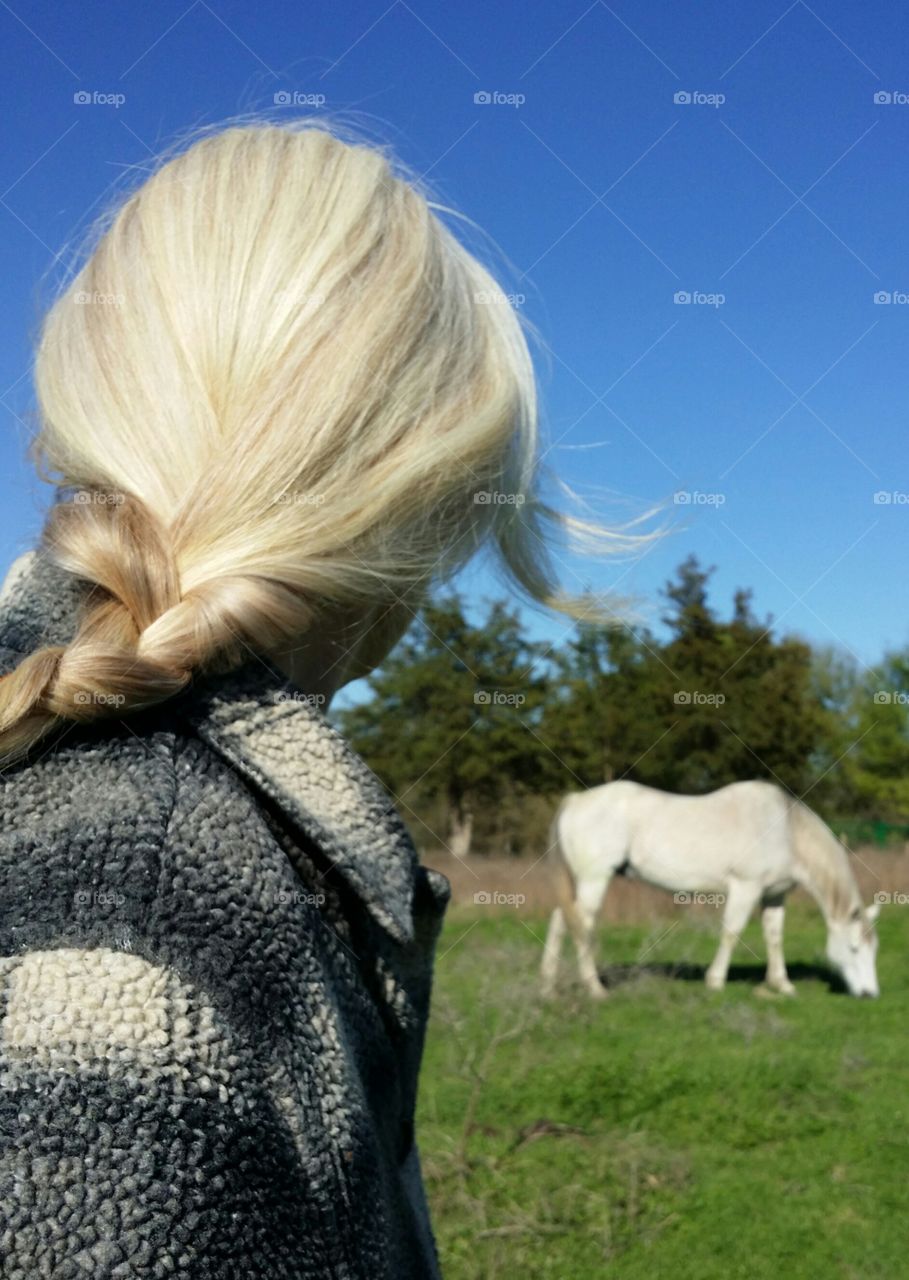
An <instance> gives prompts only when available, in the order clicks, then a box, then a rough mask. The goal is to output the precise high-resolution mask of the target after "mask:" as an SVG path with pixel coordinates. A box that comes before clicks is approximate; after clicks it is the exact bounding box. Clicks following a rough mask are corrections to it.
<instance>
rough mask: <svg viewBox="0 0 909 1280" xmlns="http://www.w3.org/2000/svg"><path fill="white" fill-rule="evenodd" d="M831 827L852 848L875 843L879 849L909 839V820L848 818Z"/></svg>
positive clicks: (891, 846) (899, 845) (893, 845)
mask: <svg viewBox="0 0 909 1280" xmlns="http://www.w3.org/2000/svg"><path fill="white" fill-rule="evenodd" d="M830 825H831V827H832V828H833V830H834V831H835V832H836V834H837V835H838V836H839V838H840V839H841V840H842V841H843V843H844V844H846V845H848V846H849V848H850V849H855V848H857V847H858V846H859V845H861V844H873V845H875V846H876V847H877V848H878V849H885V848H895V847H901V846H903V845H904V844H906V842H907V841H909V822H878V821H876V820H874V819H872V818H848V819H845V820H843V821H841V822H838V821H835V822H832V823H831V824H830Z"/></svg>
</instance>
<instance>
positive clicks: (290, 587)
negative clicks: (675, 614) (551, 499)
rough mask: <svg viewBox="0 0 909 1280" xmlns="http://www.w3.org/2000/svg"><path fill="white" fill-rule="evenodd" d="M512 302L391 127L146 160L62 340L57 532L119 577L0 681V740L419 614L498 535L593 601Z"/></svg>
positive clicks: (63, 311) (52, 422)
mask: <svg viewBox="0 0 909 1280" xmlns="http://www.w3.org/2000/svg"><path fill="white" fill-rule="evenodd" d="M490 302H492V305H490ZM496 302H498V303H499V305H496ZM502 302H504V295H502V293H501V291H500V289H499V287H498V286H497V285H496V283H495V282H494V281H493V279H492V278H491V276H490V275H489V274H488V273H487V271H486V270H485V269H484V268H483V267H482V266H481V265H480V264H479V263H478V262H477V261H476V260H475V259H474V258H473V257H472V256H471V255H470V254H469V253H468V252H467V251H466V250H465V249H464V248H463V247H462V246H461V245H460V244H459V242H458V241H457V240H456V239H455V237H454V236H453V235H452V234H451V232H450V231H449V230H448V229H447V228H446V226H445V225H444V224H443V223H442V221H441V220H440V219H439V217H437V215H436V214H435V213H434V212H433V209H432V207H431V206H430V204H429V203H428V202H427V200H426V198H425V197H424V196H423V195H422V194H421V193H420V191H419V190H418V189H417V188H416V187H415V186H414V185H412V184H410V183H409V182H407V181H406V180H404V179H403V178H401V177H400V176H398V175H397V174H396V172H395V171H394V169H393V168H392V166H391V165H390V164H389V161H388V159H387V158H386V156H385V154H384V153H383V152H382V151H381V150H379V149H376V148H374V147H371V146H366V145H362V144H351V143H348V142H345V141H343V140H341V139H340V138H339V137H337V136H335V135H334V134H332V132H330V131H329V130H327V129H326V128H323V127H317V126H312V125H308V124H305V123H303V124H298V125H296V126H293V127H279V126H277V125H270V124H258V125H252V126H244V127H232V128H228V129H225V130H223V131H222V132H220V133H217V134H213V135H209V136H207V137H204V138H202V139H201V140H199V141H197V142H195V143H194V144H193V145H192V146H190V147H189V148H188V149H187V150H185V151H184V152H182V153H181V154H178V155H177V156H176V157H174V158H173V159H171V160H169V161H168V162H167V163H166V164H164V165H163V166H162V167H161V168H160V169H158V171H157V172H155V173H154V174H153V175H152V176H151V177H150V178H148V179H147V180H146V181H145V182H144V184H143V185H142V186H141V187H140V188H139V189H138V190H137V191H136V192H135V193H134V194H133V195H131V196H130V197H129V198H128V199H127V200H126V201H125V203H124V204H123V205H122V207H120V209H119V210H118V212H117V213H116V215H115V217H114V218H113V220H112V221H111V223H110V225H109V227H108V229H107V230H106V232H105V233H104V235H103V237H102V239H101V240H100V242H99V243H98V245H97V247H96V248H95V250H94V252H93V253H92V255H91V257H90V258H89V260H88V262H87V263H86V265H85V266H84V268H83V269H82V270H81V272H80V273H79V274H78V276H77V277H76V278H75V279H74V280H73V281H72V283H71V284H70V285H69V287H68V288H67V289H66V291H65V292H64V293H63V294H62V296H61V297H60V298H59V299H58V300H57V301H56V303H55V304H54V306H53V307H52V308H51V310H50V312H49V314H48V316H47V318H46V321H45V324H44V328H43V332H42V335H41V341H40V347H39V352H38V358H37V365H36V388H37V395H38V403H39V410H40V420H41V426H40V432H39V436H38V439H37V442H36V450H37V454H38V456H39V458H40V460H41V462H42V464H43V466H44V468H45V469H46V471H47V472H48V473H50V474H51V475H52V476H53V477H54V479H55V482H56V483H57V484H58V485H59V490H60V491H59V494H58V501H57V502H56V503H55V505H54V506H53V507H52V509H51V512H50V515H49V517H48V522H47V527H46V530H45V535H44V543H45V550H46V552H47V553H48V554H50V555H52V556H53V557H54V558H55V559H56V560H57V561H58V562H59V563H60V564H61V565H62V566H63V567H64V568H66V569H68V570H70V571H72V572H73V573H74V574H76V575H78V576H79V577H80V578H82V579H84V580H85V581H86V583H88V584H90V585H91V586H92V587H94V590H93V591H91V592H90V593H89V595H88V597H87V601H88V603H87V607H86V609H85V612H84V617H83V620H82V623H81V625H80V628H79V630H78V632H77V634H76V636H75V637H74V639H73V641H72V643H71V644H70V645H68V646H66V647H65V648H46V649H42V650H39V651H38V652H37V653H35V654H32V655H30V656H29V657H28V658H26V659H25V660H24V661H23V662H22V663H21V664H20V666H19V667H18V668H17V669H16V670H15V672H13V673H11V674H10V675H8V676H6V677H5V678H4V679H3V680H2V681H0V756H4V757H5V758H7V759H12V758H15V757H16V756H18V755H21V754H23V753H24V752H25V751H27V750H28V749H29V747H30V746H32V745H33V744H34V743H35V742H37V741H38V740H39V739H40V738H41V737H43V736H44V735H45V734H46V733H47V732H48V731H49V730H50V729H52V728H54V727H55V726H56V725H58V724H59V723H60V722H61V721H63V720H89V719H93V718H95V717H96V716H98V715H101V714H103V713H104V711H105V710H106V709H109V708H110V707H112V706H114V707H117V708H118V710H119V714H120V715H123V714H125V713H127V712H129V711H130V710H132V709H135V708H138V707H141V706H146V705H149V704H152V703H155V702H160V701H162V700H164V699H165V698H167V697H170V696H172V695H173V694H174V693H176V692H177V691H179V690H180V689H181V688H182V687H183V686H184V685H185V684H186V683H187V682H188V681H189V679H190V678H191V677H192V675H193V673H195V672H200V671H206V670H211V669H212V668H216V669H228V668H230V667H233V666H237V665H238V664H240V663H241V662H243V661H244V660H245V659H248V658H249V657H250V656H251V655H252V654H253V653H259V654H269V653H276V652H279V651H281V650H282V649H287V648H290V647H292V646H293V645H295V644H298V643H299V642H300V641H301V640H302V639H303V638H304V637H305V636H306V634H307V633H308V632H310V631H312V630H313V629H315V628H319V627H322V626H324V625H326V623H325V620H326V619H330V618H341V617H343V618H345V619H347V620H348V622H349V621H350V620H351V619H353V620H354V623H356V620H357V619H360V620H362V621H363V625H364V626H366V625H367V620H369V619H375V618H377V617H380V616H382V615H383V612H384V611H386V610H388V609H392V610H394V609H397V610H401V609H405V610H406V609H410V608H414V609H416V608H417V607H418V605H419V603H420V601H421V600H422V599H423V598H424V597H425V595H426V593H427V592H428V590H429V589H430V588H431V586H432V585H433V584H434V583H436V582H439V581H442V580H444V579H446V578H448V577H449V576H450V575H451V574H452V573H453V572H454V571H455V570H456V569H457V568H458V567H459V566H461V565H462V564H464V563H465V562H466V561H467V560H468V559H470V557H471V556H472V555H473V554H474V552H475V551H476V550H477V549H478V548H479V547H480V546H481V545H482V544H483V543H485V542H487V541H491V542H492V543H493V544H494V545H495V546H497V547H498V550H499V552H500V554H501V557H502V559H503V560H504V563H505V565H506V566H507V568H508V569H509V570H510V572H511V573H512V575H513V576H514V578H515V579H516V580H517V582H518V583H519V584H520V585H521V586H522V587H523V588H524V589H525V591H527V592H528V593H529V594H530V595H531V596H534V597H536V598H537V599H539V600H541V601H543V602H545V603H549V604H553V605H555V607H564V608H567V609H569V610H570V609H571V608H572V604H571V602H570V601H568V600H563V599H562V598H561V597H558V596H557V595H556V594H555V593H554V591H553V588H552V586H551V582H550V578H549V573H548V569H547V560H546V554H545V552H544V550H543V544H542V542H541V540H540V529H539V525H540V516H541V514H543V515H545V508H543V507H542V506H541V504H540V503H539V501H538V499H537V497H536V494H535V491H534V484H535V465H536V461H535V455H536V403H535V386H534V375H533V369H532V364H531V360H530V357H529V354H528V350H527V346H526V343H525V340H524V337H523V334H522V331H521V327H520V325H519V323H518V321H517V318H516V316H515V314H514V312H513V311H512V309H511V308H510V307H509V306H507V305H501V303H502ZM489 495H499V496H500V497H507V500H506V501H496V500H495V498H494V497H493V500H489ZM379 656H380V655H379Z"/></svg>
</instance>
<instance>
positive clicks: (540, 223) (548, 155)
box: [0, 0, 909, 662]
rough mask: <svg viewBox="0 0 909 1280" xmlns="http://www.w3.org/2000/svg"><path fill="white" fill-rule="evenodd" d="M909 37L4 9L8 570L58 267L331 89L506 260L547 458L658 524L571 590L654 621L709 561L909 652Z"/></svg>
mask: <svg viewBox="0 0 909 1280" xmlns="http://www.w3.org/2000/svg"><path fill="white" fill-rule="evenodd" d="M907 35H909V20H907V16H906V12H905V9H904V7H903V6H901V5H898V4H884V3H880V2H879V0H872V2H871V3H867V4H862V5H857V4H853V3H845V0H813V3H812V5H811V6H809V5H808V4H806V3H803V2H802V0H795V3H792V4H789V5H788V7H787V3H786V0H755V2H754V3H749V4H747V5H745V4H739V5H730V4H728V3H727V2H723V3H721V2H720V0H707V2H706V3H701V4H698V5H689V4H679V3H677V0H639V2H638V3H634V4H632V3H630V2H629V0H613V2H612V3H611V4H606V3H603V2H602V0H594V3H591V4H587V3H585V0H577V3H567V2H565V3H548V4H545V3H544V4H540V3H521V4H518V3H516V2H515V0H503V2H502V3H499V4H490V3H482V4H481V3H478V2H477V0H466V2H465V3H461V4H458V5H452V4H448V3H442V2H441V0H413V3H410V0H408V2H406V3H405V0H396V2H395V3H392V4H390V5H389V4H386V3H385V0H376V2H375V3H373V2H372V0H359V2H358V3H335V4H333V5H325V4H318V5H315V4H311V3H305V2H304V3H296V2H295V3H291V2H290V0H287V2H285V0H277V2H275V0H272V2H268V0H266V2H264V3H262V4H258V5H248V4H245V3H241V2H240V0H215V2H213V3H206V2H205V0H195V3H192V4H189V5H187V3H185V0H158V2H157V3H155V4H153V5H147V4H139V3H136V2H135V0H132V2H127V3H123V0H117V2H116V3H114V0H88V3H85V4H83V5H79V6H75V5H73V6H65V7H63V6H60V5H59V4H57V3H55V2H53V3H52V2H51V0H13V3H9V4H8V3H5V2H4V0H0V67H2V75H0V106H2V116H3V120H4V122H5V124H4V141H5V145H4V148H3V155H2V161H0V163H2V171H0V255H2V280H3V291H4V305H3V308H2V312H0V417H2V421H3V425H4V430H3V432H2V435H0V448H2V464H3V489H2V497H3V502H2V509H0V558H2V560H3V563H4V565H5V564H6V563H8V562H9V560H10V559H11V558H12V557H13V556H14V555H16V554H17V553H18V552H19V551H20V550H22V549H24V548H25V547H27V546H28V545H30V544H31V543H32V541H33V539H34V537H35V534H36V533H37V531H38V529H39V527H40V522H41V519H40V513H41V510H42V507H43V505H44V504H45V503H46V501H47V493H46V490H45V489H44V488H43V487H42V486H41V485H40V484H38V483H37V482H36V481H34V480H33V479H32V478H31V473H30V470H29V467H28V465H27V463H26V461H25V456H24V455H25V447H26V444H27V440H28V437H29V434H30V431H31V424H32V423H33V413H34V400H33V392H32V387H31V381H30V365H31V342H32V339H33V336H34V331H35V328H36V325H37V323H38V319H39V315H40V307H41V304H42V300H43V299H45V298H46V297H47V295H48V292H49V290H50V289H51V288H52V286H53V283H54V281H55V280H56V279H58V278H59V273H60V271H61V269H62V267H61V263H62V261H63V260H61V261H57V262H56V263H55V256H56V255H57V254H58V253H59V252H60V251H61V250H62V249H63V248H64V247H65V246H66V245H67V244H68V243H69V242H71V240H72V237H73V236H74V234H76V233H78V231H79V229H80V228H82V227H84V226H85V223H86V219H90V218H91V217H93V216H94V215H95V214H96V213H97V211H98V210H99V209H100V208H102V207H103V206H104V205H105V203H106V201H107V200H108V198H109V195H110V188H111V184H116V183H118V182H122V181H123V180H124V179H129V178H130V175H131V174H134V171H135V170H139V171H141V170H142V168H143V167H145V166H147V165H148V163H149V160H150V158H151V156H152V155H153V154H154V153H155V152H156V151H157V150H158V149H159V148H161V147H162V146H165V145H168V144H170V143H171V142H172V141H173V139H174V138H175V136H177V135H179V134H181V133H184V132H185V131H186V130H187V129H189V128H191V127H194V126H197V125H204V124H211V123H213V122H217V121H219V120H222V119H225V118H227V117H230V116H234V115H236V114H237V113H241V112H249V111H268V112H271V113H274V114H276V115H277V116H278V117H279V118H280V117H281V116H282V115H283V114H284V113H286V112H288V111H293V110H294V109H295V108H294V107H293V105H291V106H284V105H282V103H281V99H280V98H279V100H278V104H277V105H276V103H275V95H276V94H279V95H281V94H283V95H290V98H291V101H293V96H294V95H322V96H324V100H325V102H324V110H326V111H328V112H330V113H332V114H333V115H341V116H342V117H345V118H347V119H351V118H352V119H354V120H356V121H359V122H360V124H361V125H362V127H364V128H365V129H366V130H367V131H368V132H369V133H370V134H372V135H373V136H376V137H379V138H382V139H384V140H387V141H390V142H391V143H392V144H393V145H394V146H395V147H396V148H397V149H398V151H399V152H400V154H401V155H402V156H403V158H404V159H405V160H406V161H407V162H408V164H410V165H411V166H412V167H413V168H415V169H416V170H417V171H418V172H419V173H421V174H426V176H427V180H428V181H429V182H431V183H432V184H433V185H434V187H435V189H436V191H437V193H438V194H439V197H440V198H441V199H442V200H443V201H444V202H445V203H447V204H450V205H452V206H453V207H455V208H457V209H459V210H461V211H462V212H463V213H465V214H466V215H467V216H468V217H469V218H471V219H473V220H474V221H475V222H476V223H478V224H479V225H480V226H481V227H483V228H484V229H485V230H486V231H487V232H488V233H489V235H490V236H491V238H492V240H493V241H494V242H495V243H496V244H497V245H498V246H499V248H500V250H501V252H502V253H503V254H504V255H505V256H506V257H507V259H508V261H509V262H510V263H511V275H510V276H508V277H506V279H505V281H504V284H505V287H506V289H507V290H508V291H509V292H512V293H514V294H515V295H516V299H515V301H516V305H518V306H520V307H521V309H522V311H523V312H524V313H525V314H526V316H527V318H528V320H529V321H531V322H532V324H533V325H534V326H535V327H536V329H537V330H538V331H539V333H540V338H541V342H540V352H541V357H542V358H541V360H540V373H541V381H542V387H543V397H544V405H545V429H546V432H547V436H548V441H549V446H548V447H549V452H548V456H547V462H549V463H550V464H552V465H553V466H554V468H555V470H556V471H557V473H558V474H559V475H560V476H561V477H562V478H563V479H565V480H567V481H568V482H569V484H571V485H573V486H574V487H576V488H577V489H578V490H580V491H581V492H582V493H583V494H584V495H585V496H586V497H587V498H588V499H589V500H590V501H591V502H592V503H593V504H594V506H598V507H599V508H600V509H601V510H603V511H604V512H605V513H606V514H607V515H610V514H611V516H612V517H613V518H616V517H619V518H625V517H627V516H629V515H632V514H634V513H635V512H639V511H641V510H643V509H645V508H647V507H649V506H651V505H653V504H654V503H665V504H667V515H668V518H669V520H670V521H672V522H673V523H674V532H673V533H672V535H671V536H669V537H667V538H666V539H665V540H663V541H661V542H660V543H659V544H657V545H656V546H654V547H653V548H652V549H651V550H650V551H649V552H648V554H647V555H646V556H645V557H644V558H643V559H641V560H640V562H639V563H637V564H634V565H629V564H628V563H624V564H622V565H621V566H617V565H616V564H615V563H606V564H595V565H591V564H589V563H584V562H581V561H579V560H577V559H572V560H571V561H570V562H569V563H568V564H567V566H566V582H567V583H568V584H569V585H572V586H580V585H582V584H588V585H591V586H594V587H597V588H603V587H609V586H612V585H615V586H616V587H617V588H618V589H619V590H620V591H623V592H628V591H631V592H634V593H636V594H637V595H638V596H639V597H640V599H641V600H642V602H643V609H644V612H645V614H646V612H647V610H648V609H651V610H652V613H653V616H654V617H656V616H657V615H658V612H659V608H658V604H657V591H658V588H659V587H660V585H661V584H662V583H663V581H664V580H665V579H666V578H667V577H668V576H669V575H670V573H671V572H672V570H673V568H674V566H675V565H676V564H678V562H679V561H680V560H681V559H682V558H683V557H684V556H685V555H686V554H688V553H689V552H690V551H694V552H696V553H697V554H698V555H700V556H701V558H702V559H703V560H705V561H706V562H708V563H712V564H716V566H717V575H716V580H715V581H716V598H717V600H718V601H721V602H725V601H726V600H728V599H729V598H730V597H731V593H732V591H733V589H734V588H735V587H736V586H752V587H754V588H755V591H756V604H757V607H758V610H759V612H761V613H763V612H765V611H769V612H771V613H772V614H774V615H775V616H776V617H777V618H778V619H779V620H780V625H781V628H782V629H783V630H792V631H796V632H799V633H801V634H803V635H806V636H808V637H809V638H811V639H812V640H814V641H817V642H819V643H838V644H842V645H845V646H847V647H848V648H850V649H851V650H852V651H853V652H854V653H855V654H856V655H857V656H858V657H859V658H860V659H861V660H863V661H866V662H871V661H874V660H875V659H876V658H877V657H878V656H879V655H880V653H881V651H882V650H883V649H884V648H886V647H894V646H902V645H905V644H906V643H907V642H909V621H907V604H906V594H907V593H906V583H905V548H906V545H907V527H909V470H907V466H906V454H907V450H906V427H907V413H906V410H907V391H909V367H907V360H906V352H907V338H909V263H907V234H906V228H907V215H909V164H907V152H909V148H907V140H909V66H907V62H906V48H907ZM476 95H480V96H481V100H480V101H477V100H476ZM679 95H681V96H682V97H683V98H685V97H686V96H687V97H688V99H689V100H688V101H684V100H683V101H676V100H675V99H676V97H677V96H679ZM876 95H878V97H880V96H881V95H883V96H884V97H885V98H888V99H889V100H887V101H876ZM79 96H81V98H82V99H83V100H81V101H80V100H78V98H79ZM86 96H87V98H88V100H87V101H85V100H84V99H85V98H86ZM484 96H485V97H486V98H487V99H491V100H487V101H483V100H482V98H483V97H484ZM121 99H123V100H122V101H121ZM303 109H304V110H310V109H311V108H310V107H304V108H303ZM680 294H681V295H686V296H690V297H691V298H692V301H689V302H680V301H677V300H676V297H677V295H680ZM881 294H882V295H884V296H885V297H889V298H890V299H891V301H890V302H876V301H875V297H876V295H881ZM677 493H682V494H688V495H692V498H691V500H690V501H689V502H687V503H677V502H676V501H675V500H674V495H676V494H677ZM875 494H883V495H884V496H885V497H886V498H888V499H889V500H888V501H885V502H880V501H878V502H875V501H874V497H875ZM466 583H467V585H468V586H469V588H470V590H471V591H474V592H478V593H486V594H492V593H493V592H494V591H495V590H496V587H495V584H493V583H492V582H491V581H490V580H489V579H488V578H487V577H485V576H484V574H483V573H482V572H479V573H478V572H473V573H471V574H469V575H468V577H467V579H466ZM534 626H535V630H536V632H537V633H538V634H540V635H545V636H548V637H553V638H554V637H556V636H558V635H559V634H560V633H561V632H562V631H563V630H564V627H563V626H562V624H561V623H560V622H559V621H558V620H555V621H551V620H545V619H542V618H540V619H537V620H535V623H534Z"/></svg>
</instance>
